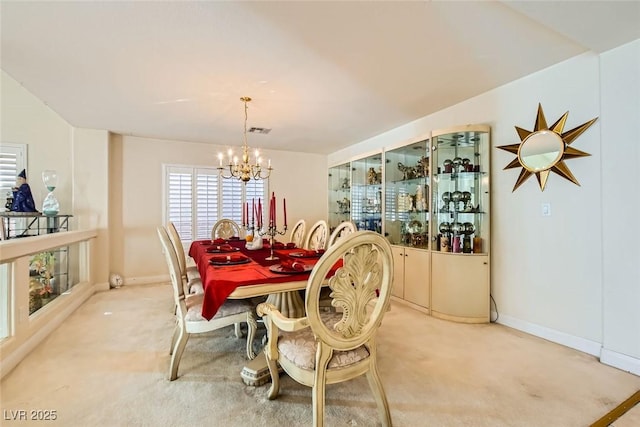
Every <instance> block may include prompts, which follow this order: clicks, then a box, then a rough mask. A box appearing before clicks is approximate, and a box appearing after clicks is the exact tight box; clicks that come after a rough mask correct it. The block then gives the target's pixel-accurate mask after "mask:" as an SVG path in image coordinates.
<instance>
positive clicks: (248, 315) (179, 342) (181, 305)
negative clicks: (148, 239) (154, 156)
mask: <svg viewBox="0 0 640 427" xmlns="http://www.w3.org/2000/svg"><path fill="white" fill-rule="evenodd" d="M157 232H158V237H159V238H160V242H161V244H162V250H163V252H164V254H165V259H166V261H167V265H168V266H169V276H170V277H171V285H172V288H173V299H174V301H175V304H176V307H177V309H176V326H175V329H174V332H173V337H172V339H171V350H170V354H171V363H170V365H169V380H170V381H173V380H175V379H176V378H177V377H178V367H179V365H180V359H182V354H183V353H184V349H185V347H186V346H187V341H188V340H189V336H190V335H191V334H200V333H205V332H210V331H213V330H216V329H220V328H223V327H225V326H231V325H234V324H236V323H240V322H246V323H247V350H246V351H247V357H248V358H249V359H253V358H254V357H255V353H254V351H253V338H254V336H255V332H256V328H257V322H256V319H255V315H254V314H253V310H254V306H253V305H252V304H251V303H250V302H248V301H245V300H231V299H229V300H227V301H225V303H224V304H223V305H222V306H221V307H220V309H219V310H218V312H217V313H216V315H215V316H214V317H213V318H212V319H211V320H207V319H205V318H204V317H202V301H203V297H204V294H197V295H187V296H185V294H184V288H183V286H182V280H181V275H180V267H179V263H178V256H177V254H176V252H175V250H174V249H173V246H172V244H171V240H170V238H169V234H168V232H167V230H166V229H165V228H164V227H158V228H157ZM237 332H238V329H236V333H237Z"/></svg>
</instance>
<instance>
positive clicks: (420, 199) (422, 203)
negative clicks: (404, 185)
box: [416, 185, 429, 212]
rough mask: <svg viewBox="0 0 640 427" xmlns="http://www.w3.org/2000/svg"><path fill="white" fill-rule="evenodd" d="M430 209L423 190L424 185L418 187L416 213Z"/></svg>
mask: <svg viewBox="0 0 640 427" xmlns="http://www.w3.org/2000/svg"><path fill="white" fill-rule="evenodd" d="M427 209H429V207H428V204H427V199H426V198H425V194H424V192H423V190H422V185H418V186H417V187H416V211H418V212H423V211H426V210H427Z"/></svg>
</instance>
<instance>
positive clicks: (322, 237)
mask: <svg viewBox="0 0 640 427" xmlns="http://www.w3.org/2000/svg"><path fill="white" fill-rule="evenodd" d="M328 235H329V227H328V226H327V221H325V220H323V219H321V220H319V221H317V222H316V223H315V224H313V225H312V226H311V228H310V229H309V233H308V234H307V238H306V240H305V242H304V248H305V249H308V250H316V251H317V250H318V249H326V245H327V237H328Z"/></svg>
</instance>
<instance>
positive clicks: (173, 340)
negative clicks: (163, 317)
mask: <svg viewBox="0 0 640 427" xmlns="http://www.w3.org/2000/svg"><path fill="white" fill-rule="evenodd" d="M179 334H180V324H179V323H178V321H177V320H176V326H175V327H174V328H173V336H172V337H171V348H170V349H169V354H173V350H174V349H175V347H176V341H178V335H179Z"/></svg>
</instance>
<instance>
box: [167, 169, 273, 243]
mask: <svg viewBox="0 0 640 427" xmlns="http://www.w3.org/2000/svg"><path fill="white" fill-rule="evenodd" d="M165 171H166V176H165V183H166V188H165V199H166V205H165V218H166V220H167V221H171V222H173V223H174V225H175V226H176V229H177V230H178V233H179V234H180V239H181V240H182V241H183V242H184V245H185V246H188V245H190V244H191V242H192V241H194V240H202V239H209V238H210V237H211V229H212V228H213V225H214V224H215V223H216V221H218V220H219V219H223V218H225V219H230V220H232V221H235V222H237V223H238V224H241V223H242V208H243V207H244V206H245V204H244V203H245V200H246V201H248V202H249V207H250V208H251V202H252V200H253V199H254V198H255V201H256V204H257V203H258V199H259V198H260V199H262V203H263V205H264V202H265V191H266V188H267V187H266V186H267V183H265V182H264V181H254V180H251V181H249V182H248V183H247V184H244V183H243V182H241V181H238V180H235V179H221V178H220V177H219V176H218V170H217V169H216V168H196V167H190V166H171V165H167V166H165ZM263 210H264V208H263ZM249 218H251V212H249Z"/></svg>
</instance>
